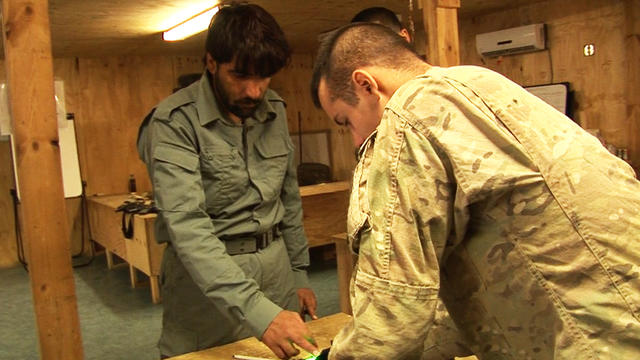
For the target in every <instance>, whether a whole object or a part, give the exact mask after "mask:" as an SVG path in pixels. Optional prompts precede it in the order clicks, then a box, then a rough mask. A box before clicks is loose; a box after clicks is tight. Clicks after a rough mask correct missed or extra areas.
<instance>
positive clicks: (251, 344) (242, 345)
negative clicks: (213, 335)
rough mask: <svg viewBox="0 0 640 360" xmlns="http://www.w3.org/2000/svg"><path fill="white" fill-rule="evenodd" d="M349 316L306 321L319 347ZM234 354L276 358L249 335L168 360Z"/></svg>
mask: <svg viewBox="0 0 640 360" xmlns="http://www.w3.org/2000/svg"><path fill="white" fill-rule="evenodd" d="M350 318H351V317H350V316H349V315H346V314H342V313H339V314H334V315H329V316H326V317H323V318H320V319H318V320H313V321H310V322H307V326H308V327H309V330H311V333H312V334H313V336H314V338H315V340H316V341H317V343H318V347H319V348H320V349H324V348H327V347H329V346H330V345H331V340H332V339H333V337H334V336H336V334H337V333H338V331H340V329H342V328H343V327H344V326H345V324H346V323H347V322H348V321H349V319H350ZM235 354H239V355H249V356H256V357H263V358H268V359H277V357H276V356H275V355H274V354H273V353H272V352H271V350H269V348H268V347H267V346H266V345H265V344H263V343H261V342H260V341H259V340H258V339H256V338H254V337H251V338H246V339H244V340H240V341H236V342H234V343H231V344H226V345H221V346H218V347H214V348H211V349H206V350H201V351H196V352H192V353H188V354H184V355H180V356H175V357H172V358H169V359H170V360H229V359H232V356H233V355H235Z"/></svg>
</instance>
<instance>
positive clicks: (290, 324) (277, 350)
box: [261, 297, 320, 359]
mask: <svg viewBox="0 0 640 360" xmlns="http://www.w3.org/2000/svg"><path fill="white" fill-rule="evenodd" d="M314 300H315V297H314ZM261 340H262V342H263V343H264V344H265V345H267V346H268V347H269V349H271V351H273V353H274V354H276V355H277V356H278V357H279V358H280V359H288V358H290V357H292V356H295V355H298V353H300V350H298V349H296V348H295V347H294V346H293V344H296V345H298V346H300V347H301V348H303V349H305V350H306V351H308V352H309V353H311V354H314V355H317V354H319V353H320V351H319V350H318V348H317V347H316V345H315V343H316V342H315V340H314V339H313V337H312V336H311V332H310V331H309V329H308V328H307V325H305V323H304V321H302V319H301V318H300V315H299V314H298V313H295V312H293V311H287V310H282V311H281V312H279V313H278V315H276V317H275V318H274V319H273V321H271V324H269V326H268V327H267V330H265V331H264V334H262V339H261Z"/></svg>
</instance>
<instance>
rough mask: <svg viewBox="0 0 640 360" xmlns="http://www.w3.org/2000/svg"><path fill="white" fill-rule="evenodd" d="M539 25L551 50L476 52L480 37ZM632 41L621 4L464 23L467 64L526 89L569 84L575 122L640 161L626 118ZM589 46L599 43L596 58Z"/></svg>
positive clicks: (601, 2)
mask: <svg viewBox="0 0 640 360" xmlns="http://www.w3.org/2000/svg"><path fill="white" fill-rule="evenodd" d="M631 3H632V2H631ZM627 22H629V20H627ZM534 23H545V24H546V30H547V42H548V43H547V47H548V49H547V50H544V51H539V52H534V53H528V54H520V55H510V56H503V57H498V58H482V57H480V55H478V54H477V52H476V48H475V35H476V34H478V33H485V32H490V31H496V30H501V29H504V28H510V27H515V26H521V25H528V24H534ZM625 39H627V40H625ZM628 39H629V34H628V31H627V32H625V6H624V1H621V0H616V1H609V0H553V1H546V2H540V3H535V4H530V5H526V6H521V7H519V8H515V9H510V10H504V11H499V12H494V13H491V14H484V15H481V16H475V17H466V18H461V19H460V42H461V43H460V52H461V63H462V64H475V65H482V66H486V67H488V68H490V69H493V70H496V71H498V72H500V73H502V74H503V75H505V76H507V77H509V78H511V79H512V80H514V81H516V82H517V83H519V84H521V85H524V86H527V85H538V84H547V83H551V82H564V81H566V82H569V83H570V86H571V89H572V90H573V91H574V94H575V103H576V104H575V107H574V109H573V110H574V120H575V121H576V122H578V123H579V124H580V125H581V126H582V127H584V128H588V129H600V131H601V133H602V135H603V137H604V138H605V140H606V141H607V142H608V143H611V144H612V145H614V146H616V147H624V148H628V149H629V153H630V155H631V158H632V159H637V157H638V156H639V155H638V154H640V148H639V144H638V140H637V138H638V137H639V136H640V134H638V132H637V131H635V132H634V131H633V129H632V128H631V126H632V121H629V120H628V119H627V105H628V101H629V98H628V96H627V86H628V85H627V84H628V79H627V76H628V70H627V63H628V59H627V52H626V50H625V41H626V42H627V43H628V42H629V41H630V40H628ZM585 44H594V45H595V48H596V52H595V55H594V56H590V57H585V56H583V51H582V49H583V46H584V45H585ZM637 64H638V63H637V62H636V63H635V64H634V65H631V66H632V67H635V68H636V69H637V68H638V65H637ZM632 71H633V70H632ZM636 93H637V91H636ZM636 129H637V128H636ZM636 165H637V164H636Z"/></svg>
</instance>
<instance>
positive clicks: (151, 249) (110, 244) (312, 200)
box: [88, 181, 353, 313]
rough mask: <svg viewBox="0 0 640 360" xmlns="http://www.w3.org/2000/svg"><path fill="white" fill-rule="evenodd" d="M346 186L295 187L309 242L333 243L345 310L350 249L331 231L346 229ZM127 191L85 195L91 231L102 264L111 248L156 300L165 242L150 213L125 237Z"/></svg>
mask: <svg viewBox="0 0 640 360" xmlns="http://www.w3.org/2000/svg"><path fill="white" fill-rule="evenodd" d="M349 189H350V184H349V183H348V182H346V181H341V182H332V183H326V184H318V185H308V186H301V187H300V196H301V198H302V211H303V214H304V216H303V223H304V228H305V233H306V235H307V238H308V240H309V247H316V246H322V245H328V244H335V246H336V260H337V267H338V280H339V286H338V287H339V290H340V308H341V310H342V311H344V312H347V313H350V307H348V304H349V292H348V288H349V278H350V274H351V268H352V267H353V262H352V261H351V254H350V252H349V251H348V249H347V248H346V246H343V244H344V242H342V243H339V242H337V241H336V239H335V238H333V237H332V236H331V235H333V234H336V233H344V232H345V231H346V227H347V225H346V224H347V222H346V221H347V208H348V206H349ZM129 197H130V195H129V194H116V195H100V196H90V197H88V212H89V222H90V225H91V235H92V238H93V240H94V241H95V242H97V243H98V244H100V245H101V246H102V247H104V249H105V255H106V257H107V268H109V269H111V268H112V267H113V265H114V262H113V254H115V255H117V256H118V257H119V258H121V259H123V260H124V261H125V262H126V263H127V264H128V265H129V274H130V278H131V286H133V287H136V285H137V284H138V280H137V276H136V274H137V273H136V270H139V271H141V272H143V273H144V274H146V275H147V276H149V283H150V287H151V300H152V301H153V303H154V304H155V303H158V302H160V300H161V299H160V290H159V285H158V276H159V275H160V264H161V262H162V254H163V252H164V248H165V246H166V244H162V245H159V244H158V243H157V242H156V241H155V236H154V230H153V223H154V221H155V218H156V215H155V214H146V215H134V217H133V234H134V235H133V239H125V237H124V236H123V234H122V230H121V227H122V225H121V221H122V213H121V212H116V211H115V210H116V208H117V207H118V206H120V205H121V204H122V203H123V202H124V201H125V200H127V199H128V198H129ZM345 284H346V285H345Z"/></svg>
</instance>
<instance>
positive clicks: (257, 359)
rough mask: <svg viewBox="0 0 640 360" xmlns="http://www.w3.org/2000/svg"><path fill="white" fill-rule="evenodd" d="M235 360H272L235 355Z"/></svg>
mask: <svg viewBox="0 0 640 360" xmlns="http://www.w3.org/2000/svg"><path fill="white" fill-rule="evenodd" d="M233 358H234V359H238V360H271V359H267V358H261V357H255V356H247V355H233Z"/></svg>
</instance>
